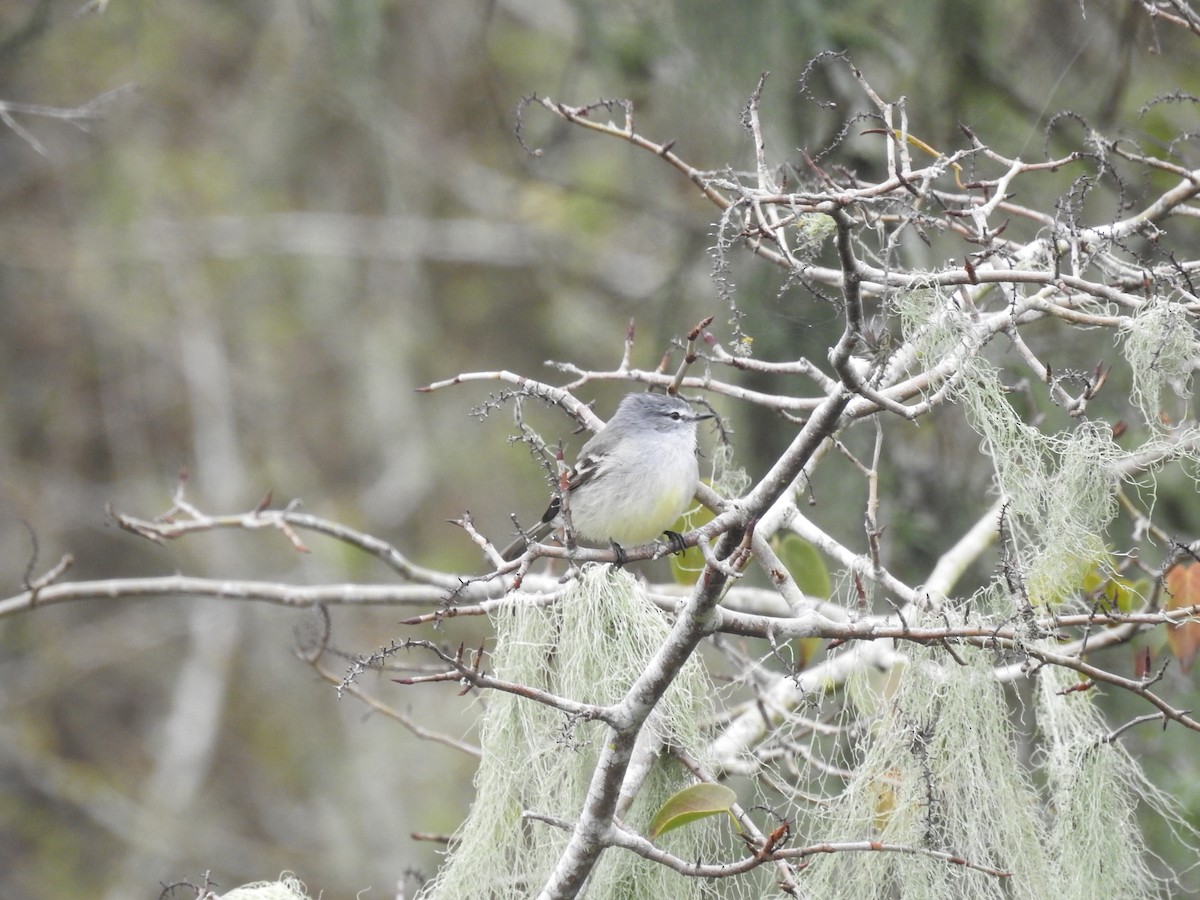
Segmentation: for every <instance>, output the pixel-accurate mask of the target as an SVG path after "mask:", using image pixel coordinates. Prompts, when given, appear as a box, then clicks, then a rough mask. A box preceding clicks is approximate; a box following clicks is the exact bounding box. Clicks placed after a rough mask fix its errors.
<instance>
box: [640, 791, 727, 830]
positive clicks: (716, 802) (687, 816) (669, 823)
mask: <svg viewBox="0 0 1200 900" xmlns="http://www.w3.org/2000/svg"><path fill="white" fill-rule="evenodd" d="M735 800H737V794H735V793H734V792H733V791H732V790H730V789H729V788H727V787H725V785H723V784H707V783H702V784H693V785H691V786H690V787H685V788H684V789H683V790H682V791H680V792H679V793H677V794H675V796H673V797H671V799H670V800H668V801H667V802H666V803H664V804H663V805H662V808H661V809H660V810H659V811H658V812H657V813H656V814H655V816H654V821H653V822H651V823H650V835H649V836H650V840H654V839H655V838H657V837H658V836H659V835H660V834H666V833H667V832H668V831H671V830H673V829H675V828H679V827H681V826H683V825H687V824H688V823H689V822H694V821H696V820H697V819H704V818H707V817H708V816H715V815H718V814H719V813H729V814H730V815H731V816H732V814H733V813H732V812H731V810H732V807H733V804H734V801H735Z"/></svg>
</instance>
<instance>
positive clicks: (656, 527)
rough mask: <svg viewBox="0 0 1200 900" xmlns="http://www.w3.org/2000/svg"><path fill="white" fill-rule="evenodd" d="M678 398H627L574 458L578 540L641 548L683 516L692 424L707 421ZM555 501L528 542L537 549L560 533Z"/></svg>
mask: <svg viewBox="0 0 1200 900" xmlns="http://www.w3.org/2000/svg"><path fill="white" fill-rule="evenodd" d="M711 418H713V416H712V415H711V414H710V413H698V412H696V411H695V410H694V409H692V407H691V406H689V405H688V403H687V401H685V400H684V399H683V398H681V397H678V396H675V395H669V394H644V393H636V394H627V395H626V396H625V398H624V399H623V400H622V401H621V405H620V406H618V407H617V411H616V412H615V413H614V414H613V417H612V418H611V419H609V421H608V424H607V425H606V426H604V428H602V429H601V430H600V431H599V432H597V433H596V434H595V435H594V436H593V437H592V438H591V440H589V441H588V442H587V443H586V444H584V445H583V449H582V450H580V451H579V458H578V459H577V460H576V461H575V468H573V469H572V470H571V472H570V475H569V476H568V480H567V487H566V490H567V504H568V508H569V510H570V513H571V527H572V529H573V530H574V532H575V534H576V535H578V536H579V537H582V538H585V539H587V540H589V541H594V542H596V543H611V544H614V545H616V546H617V548H618V551H619V549H620V545H621V544H644V543H646V542H648V541H651V540H654V539H655V538H657V537H658V536H659V535H660V534H662V533H663V531H664V530H665V529H666V528H667V527H668V526H669V525H671V523H673V522H674V521H675V520H676V519H678V518H679V516H680V515H681V514H682V513H683V511H684V510H685V509H687V507H688V504H689V503H691V502H692V496H693V495H694V494H695V493H696V487H697V486H698V485H699V483H700V468H699V466H698V465H697V463H696V452H697V448H696V424H697V423H698V422H701V421H703V420H704V419H711ZM559 513H560V508H559V497H558V496H557V495H555V497H554V498H553V499H552V500H551V501H550V506H549V508H547V510H546V512H545V515H543V516H542V521H541V522H539V523H538V524H537V525H536V526H535V527H534V528H533V529H532V530H531V531H530V532H529V538H530V540H534V541H541V540H543V539H544V538H545V537H546V536H547V535H549V534H550V533H551V532H552V531H553V530H554V529H556V528H559V527H561V526H562V516H561V515H560V514H559ZM527 546H528V543H527V541H526V539H525V538H524V537H521V538H519V539H518V540H516V541H514V542H513V543H512V544H511V545H509V546H508V547H506V548H505V549H504V553H503V554H502V555H503V557H504V559H505V560H506V561H509V562H511V561H512V560H514V559H516V558H517V557H518V556H520V555H521V554H522V553H524V552H525V548H526V547H527Z"/></svg>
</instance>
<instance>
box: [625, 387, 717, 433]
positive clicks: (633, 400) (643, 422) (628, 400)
mask: <svg viewBox="0 0 1200 900" xmlns="http://www.w3.org/2000/svg"><path fill="white" fill-rule="evenodd" d="M711 418H712V414H711V413H700V412H696V410H694V409H692V407H691V406H690V405H689V404H688V402H687V401H686V400H684V399H683V398H682V397H679V396H676V395H673V394H627V395H626V396H625V399H624V400H622V401H621V405H620V406H618V407H617V411H616V413H614V414H613V417H612V419H611V420H610V421H609V423H608V427H609V428H612V426H613V425H617V426H618V427H624V428H635V429H653V430H654V431H658V432H672V431H681V430H686V429H691V428H695V426H696V423H697V422H700V421H703V420H704V419H711Z"/></svg>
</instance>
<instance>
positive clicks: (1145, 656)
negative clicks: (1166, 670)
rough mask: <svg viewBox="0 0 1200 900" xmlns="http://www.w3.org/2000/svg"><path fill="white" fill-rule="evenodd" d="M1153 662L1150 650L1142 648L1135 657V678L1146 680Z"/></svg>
mask: <svg viewBox="0 0 1200 900" xmlns="http://www.w3.org/2000/svg"><path fill="white" fill-rule="evenodd" d="M1151 661H1152V659H1151V656H1150V648H1149V647H1140V648H1139V649H1138V651H1137V652H1136V653H1135V654H1134V655H1133V677H1134V678H1145V677H1146V676H1147V675H1149V674H1150V663H1151Z"/></svg>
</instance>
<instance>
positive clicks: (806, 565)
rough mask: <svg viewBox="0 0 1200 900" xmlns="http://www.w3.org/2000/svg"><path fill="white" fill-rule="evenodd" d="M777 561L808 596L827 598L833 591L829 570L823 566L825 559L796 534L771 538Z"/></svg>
mask: <svg viewBox="0 0 1200 900" xmlns="http://www.w3.org/2000/svg"><path fill="white" fill-rule="evenodd" d="M771 543H772V544H773V547H774V550H775V553H776V555H778V556H779V561H780V562H782V563H783V565H784V566H785V567H786V568H787V570H788V572H790V573H791V576H792V578H793V579H794V580H795V582H796V584H797V585H798V586H799V588H800V590H802V591H804V593H806V594H807V595H808V596H810V597H816V598H818V599H820V600H828V599H829V596H830V594H832V593H833V585H832V584H831V582H830V580H829V570H828V569H827V568H825V560H823V559H822V558H821V554H820V552H819V551H818V550H817V548H816V547H814V546H813V545H812V544H810V543H809V542H808V541H806V540H804V538H802V537H800V535H798V534H787V535H784V537H783V539H782V540H778V539H776V538H772V539H771Z"/></svg>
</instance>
